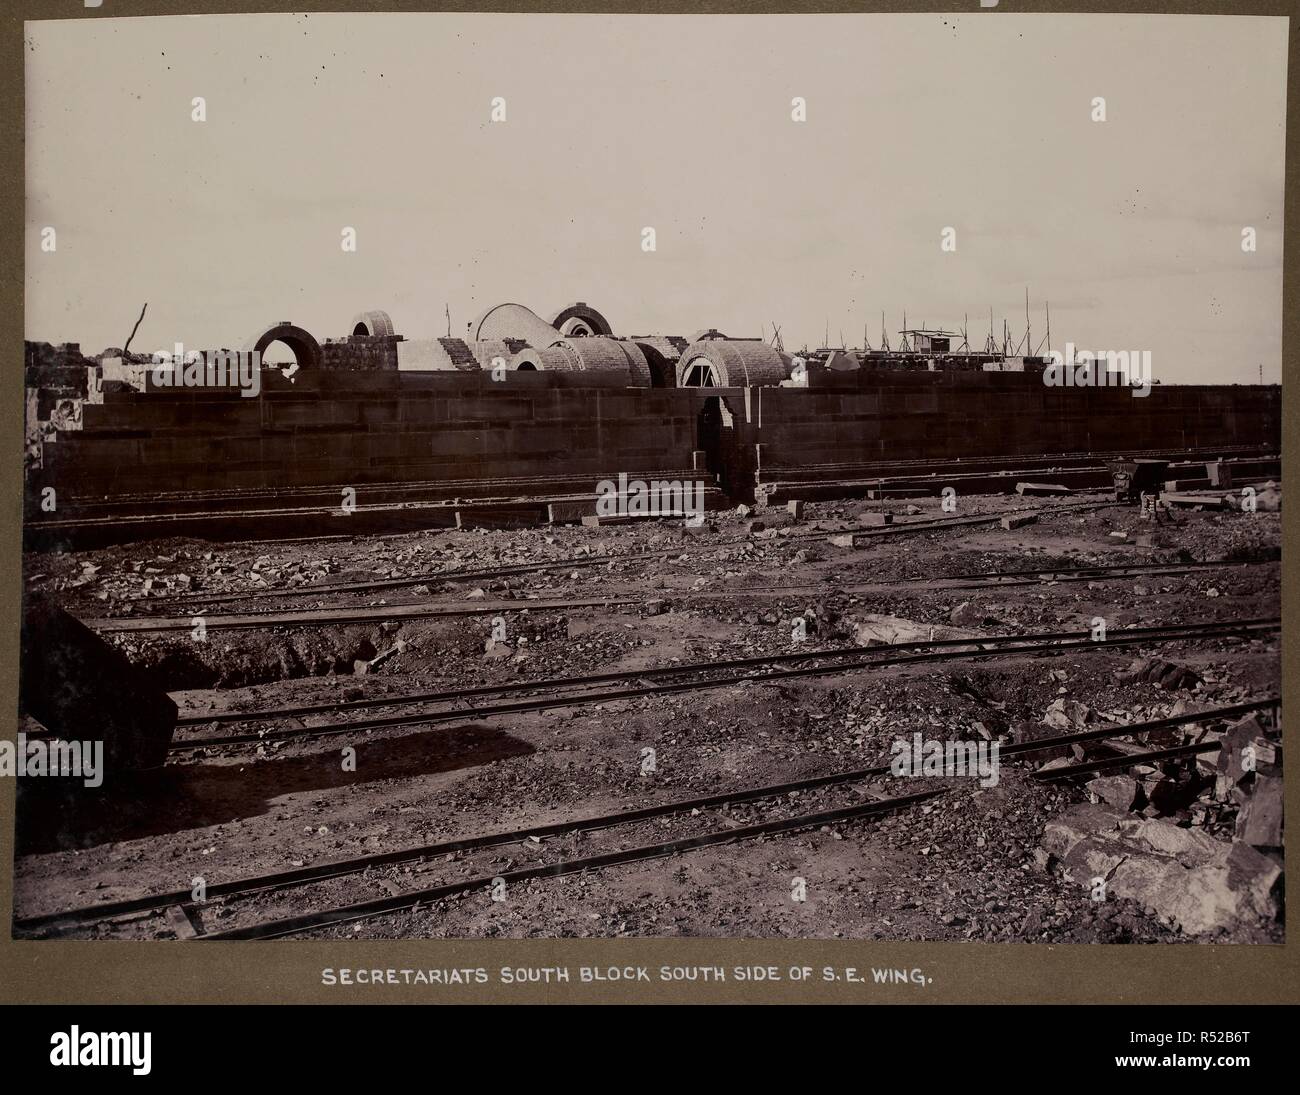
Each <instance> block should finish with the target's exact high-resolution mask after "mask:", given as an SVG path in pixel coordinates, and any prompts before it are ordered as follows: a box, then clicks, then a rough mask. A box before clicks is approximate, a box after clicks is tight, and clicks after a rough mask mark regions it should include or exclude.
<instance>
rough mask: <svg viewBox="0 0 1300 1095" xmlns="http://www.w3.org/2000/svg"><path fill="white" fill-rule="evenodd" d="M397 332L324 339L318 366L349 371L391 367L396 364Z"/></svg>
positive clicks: (366, 370) (397, 365) (394, 369)
mask: <svg viewBox="0 0 1300 1095" xmlns="http://www.w3.org/2000/svg"><path fill="white" fill-rule="evenodd" d="M401 342H402V338H401V336H400V335H349V336H348V337H347V338H340V339H333V338H331V339H327V340H326V341H325V342H324V343H323V344H322V345H321V348H320V349H321V368H324V369H338V370H344V371H351V372H372V371H375V370H379V371H383V370H392V371H393V372H396V371H397V369H398V367H399V358H398V350H397V348H398V345H399V344H400V343H401Z"/></svg>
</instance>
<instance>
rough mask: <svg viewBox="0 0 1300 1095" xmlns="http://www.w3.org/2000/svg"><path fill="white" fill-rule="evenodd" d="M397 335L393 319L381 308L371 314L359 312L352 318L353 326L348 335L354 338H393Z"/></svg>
mask: <svg viewBox="0 0 1300 1095" xmlns="http://www.w3.org/2000/svg"><path fill="white" fill-rule="evenodd" d="M396 333H397V332H396V331H395V330H394V329H393V321H392V318H391V317H390V316H389V314H388V313H387V312H385V311H383V310H382V309H379V308H376V309H374V310H373V311H370V312H358V313H357V314H356V315H355V316H353V317H352V325H351V326H350V327H349V328H348V334H350V335H352V336H353V337H356V336H357V335H366V336H369V337H370V338H375V337H377V336H380V335H384V336H387V337H390V338H391V337H392V336H393V335H395V334H396Z"/></svg>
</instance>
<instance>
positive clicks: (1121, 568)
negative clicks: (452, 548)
mask: <svg viewBox="0 0 1300 1095" xmlns="http://www.w3.org/2000/svg"><path fill="white" fill-rule="evenodd" d="M1273 562H1276V560H1262V561H1258V562H1223V561H1208V562H1191V563H1132V564H1125V565H1113V566H1089V567H1073V568H1069V567H1058V568H1051V567H1045V568H1042V569H1040V570H1016V571H1006V572H1004V573H991V574H982V575H981V574H959V575H953V576H951V577H946V576H940V577H920V578H905V579H902V580H900V581H895V582H869V583H866V584H861V585H841V586H837V587H836V591H837V592H839V593H845V594H863V593H886V592H907V591H909V590H914V589H926V590H936V591H942V590H979V589H989V588H996V589H1009V588H1014V587H1018V586H1035V585H1052V584H1063V583H1070V582H1098V581H1102V582H1111V581H1123V580H1125V579H1127V578H1139V577H1144V578H1160V577H1182V576H1185V575H1188V574H1191V573H1193V572H1195V571H1201V570H1211V569H1213V570H1232V569H1246V568H1249V567H1254V566H1264V565H1268V564H1269V563H1273ZM654 592H655V594H656V595H659V596H662V597H663V598H665V599H670V598H673V597H678V598H689V599H690V600H693V601H711V600H731V599H741V598H761V597H786V596H798V595H800V594H819V593H820V594H824V593H825V592H826V586H825V585H824V584H823V585H811V584H807V583H804V584H798V585H795V584H788V585H760V586H747V587H736V588H729V589H712V590H702V591H696V590H681V591H673V590H668V589H664V590H655V591H654ZM250 599H251V598H250ZM644 601H645V596H644V595H636V596H623V597H620V596H617V595H611V596H608V597H583V598H577V599H573V600H541V599H539V600H530V599H522V600H519V599H517V600H512V601H493V602H490V603H486V604H478V605H472V606H471V605H462V604H454V605H445V604H444V605H438V604H430V603H429V602H428V601H409V602H398V603H396V604H388V605H367V606H360V607H355V608H354V607H343V608H318V609H290V610H286V609H274V608H271V609H253V610H249V611H246V612H240V613H232V614H230V615H224V616H211V615H205V616H204V618H203V622H204V627H205V628H206V629H207V630H209V631H249V630H256V629H260V628H267V627H292V626H301V627H309V626H332V625H335V624H354V623H376V622H379V621H383V620H429V619H444V618H445V619H455V618H460V617H466V616H487V615H498V614H508V613H511V612H523V611H524V610H525V609H526V610H528V611H529V612H551V611H563V610H567V609H578V608H621V607H632V606H636V605H640V604H643V603H644ZM83 622H84V623H85V624H86V626H88V627H91V628H93V629H94V630H96V631H99V632H101V633H104V634H126V633H130V634H153V633H162V632H168V631H189V630H191V629H192V628H193V627H194V617H193V616H141V615H132V616H111V617H97V618H87V619H84V620H83Z"/></svg>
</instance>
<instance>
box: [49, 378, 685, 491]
mask: <svg viewBox="0 0 1300 1095" xmlns="http://www.w3.org/2000/svg"><path fill="white" fill-rule="evenodd" d="M262 378H263V383H264V385H265V388H264V390H263V391H262V393H261V395H260V396H259V397H257V398H244V397H242V396H240V395H239V394H238V392H237V391H213V390H201V389H169V390H166V391H147V392H137V391H126V392H117V393H113V394H107V393H106V395H105V398H104V402H103V403H100V404H87V405H86V406H85V408H84V412H85V413H84V416H83V421H82V423H81V426H82V428H81V429H80V430H78V431H76V432H75V433H73V432H67V433H63V432H61V433H60V434H59V435H58V437H57V440H54V441H46V442H45V445H44V453H43V457H44V459H43V465H44V466H43V467H42V468H41V469H39V470H38V471H35V472H33V474H32V476H31V477H30V478H29V492H28V497H29V501H30V500H31V498H32V497H33V496H38V495H39V493H40V487H42V486H46V485H49V486H54V487H55V488H56V489H57V490H58V491H59V496H60V499H61V501H60V506H61V508H62V506H63V503H64V501H67V500H71V501H73V502H74V503H75V502H76V501H77V500H78V499H82V500H89V499H92V498H97V497H103V496H104V495H108V494H113V493H152V492H160V491H200V490H223V489H244V488H284V487H297V486H310V485H324V484H362V483H401V482H429V481H440V480H448V481H450V480H464V479H498V478H527V477H543V476H554V475H556V474H558V473H564V474H585V473H591V474H592V475H597V474H598V473H599V475H604V474H606V473H608V472H611V471H615V472H616V471H619V470H628V471H637V470H658V469H672V468H678V469H680V468H689V467H690V466H691V454H692V451H693V450H694V448H695V434H696V417H695V404H694V401H693V399H692V398H691V393H689V392H687V393H675V392H673V391H670V390H667V391H659V390H654V391H652V390H644V389H643V390H639V391H638V390H634V389H629V388H627V387H626V382H625V381H624V380H622V379H621V378H618V377H614V378H611V380H609V381H608V382H603V381H602V379H601V378H600V377H599V376H596V377H592V376H591V375H584V374H580V373H579V374H563V373H531V374H529V373H513V372H512V373H509V374H508V378H507V379H506V380H503V381H494V380H492V379H491V376H490V374H485V373H463V372H445V373H434V374H412V373H402V372H396V371H382V372H369V373H367V372H328V371H323V372H320V373H317V374H314V375H300V376H298V377H297V378H295V381H294V382H293V383H289V382H287V381H285V380H284V379H283V378H282V377H280V376H279V375H278V374H277V373H275V372H274V371H271V370H267V371H264V372H263V374H262ZM683 396H684V397H685V398H683Z"/></svg>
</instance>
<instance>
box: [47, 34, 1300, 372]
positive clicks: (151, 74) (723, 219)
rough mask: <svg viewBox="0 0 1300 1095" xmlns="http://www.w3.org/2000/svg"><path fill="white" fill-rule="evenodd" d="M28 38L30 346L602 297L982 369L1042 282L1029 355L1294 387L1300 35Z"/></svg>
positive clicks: (202, 335)
mask: <svg viewBox="0 0 1300 1095" xmlns="http://www.w3.org/2000/svg"><path fill="white" fill-rule="evenodd" d="M26 37H27V50H26V58H27V72H26V89H27V104H26V105H27V134H26V139H27V165H26V178H27V235H26V241H27V242H26V255H25V258H26V294H27V295H26V337H27V338H29V339H42V340H46V341H51V342H63V341H73V342H80V343H81V344H82V349H83V350H84V351H86V352H88V353H96V352H98V351H99V350H101V349H103V348H105V347H107V346H120V345H121V344H122V343H123V342H124V341H125V339H126V336H127V335H128V333H129V332H130V330H131V325H132V324H133V323H134V321H135V318H136V316H137V315H138V314H139V311H140V306H141V304H142V303H143V302H144V301H146V300H147V301H148V302H149V311H148V315H147V317H146V319H145V322H144V324H142V326H141V329H140V333H139V334H138V335H137V336H136V340H135V342H134V343H133V345H132V349H133V350H140V351H142V352H150V351H152V350H156V349H159V348H164V347H166V348H170V347H171V346H172V344H173V343H175V342H177V341H181V342H183V343H184V344H185V345H186V346H187V347H189V348H196V349H207V348H216V347H221V346H231V347H237V346H239V345H241V344H242V343H243V342H244V340H245V339H246V338H247V337H248V336H249V335H250V334H251V333H253V332H254V331H255V330H257V329H258V328H260V327H262V326H264V325H266V324H268V323H271V322H274V321H277V320H284V319H290V320H293V321H294V322H295V323H298V324H299V325H301V326H304V327H306V328H307V329H308V330H309V331H311V332H312V333H313V334H315V335H316V336H317V337H318V338H320V339H322V340H323V339H324V338H325V337H327V336H342V335H345V334H347V333H348V328H349V320H350V319H351V318H352V316H353V315H354V314H355V313H357V312H359V311H362V310H365V309H370V308H383V309H385V310H386V311H388V312H389V313H390V314H391V316H392V317H393V321H394V324H395V326H396V328H397V330H398V332H399V333H400V334H404V335H406V336H407V337H408V338H427V337H432V336H438V335H443V334H445V333H446V326H445V324H446V321H445V319H444V315H443V307H444V304H446V305H449V306H450V309H451V316H452V333H453V334H454V335H458V336H459V335H462V334H463V333H464V330H465V325H466V323H467V322H468V321H469V320H470V319H471V318H473V316H474V315H475V314H477V313H478V312H479V311H481V310H482V309H484V308H485V307H487V306H489V305H491V304H496V303H499V302H502V301H507V300H512V301H518V302H520V303H523V304H527V305H528V306H529V307H531V308H533V309H534V310H535V311H537V312H539V313H541V314H543V315H544V316H549V314H550V313H551V312H553V311H554V310H556V309H558V308H559V307H560V306H561V305H564V304H567V303H570V302H572V301H575V300H584V301H586V302H587V303H589V304H592V305H594V306H595V307H596V308H598V309H600V310H601V311H602V312H603V313H604V314H605V315H606V316H607V317H608V318H609V320H610V321H611V323H612V324H613V326H614V330H615V333H616V334H652V333H664V334H681V335H689V334H691V333H692V332H693V331H695V330H697V329H698V328H701V327H716V328H718V329H719V330H721V331H723V332H725V333H727V334H730V335H733V336H757V335H759V334H760V332H762V333H763V334H765V335H767V336H770V334H771V331H772V326H771V325H772V323H773V322H774V321H775V322H776V323H778V324H780V325H781V327H782V332H783V335H784V339H785V345H786V348H787V349H797V348H798V347H800V346H801V345H803V344H804V343H807V344H808V345H810V346H817V345H820V344H821V342H822V339H823V330H824V328H825V327H826V326H827V325H828V326H829V330H830V336H831V342H832V343H834V344H839V342H840V340H841V332H842V333H843V340H844V341H846V342H847V343H848V344H849V345H860V343H861V340H862V332H863V326H864V324H865V325H866V327H867V330H868V335H869V337H870V339H871V342H872V344H873V345H876V344H877V343H878V339H879V333H880V325H881V315H880V314H881V311H882V310H883V311H885V312H886V313H887V319H888V326H889V331H890V338H891V341H892V342H895V343H896V341H897V334H896V332H897V330H898V329H899V327H901V326H902V320H903V313H904V311H906V313H907V318H908V321H909V323H910V324H911V325H914V326H915V325H918V324H920V323H922V322H925V323H927V324H929V325H930V326H940V325H943V326H947V327H960V325H961V324H962V322H963V313H969V316H970V319H969V332H970V339H971V341H972V343H974V344H975V345H976V347H977V348H978V347H979V346H981V345H982V344H983V341H984V337H985V335H986V334H987V332H988V325H989V320H988V315H989V309H990V307H992V308H993V310H994V313H995V324H996V326H997V329H998V333H999V335H1000V332H1001V320H1002V317H1003V316H1004V315H1005V316H1006V318H1007V319H1008V320H1009V322H1010V324H1011V326H1012V330H1013V337H1019V335H1020V334H1021V333H1022V332H1023V330H1024V322H1025V315H1024V313H1025V307H1024V293H1025V288H1026V286H1027V287H1028V289H1029V293H1030V298H1031V306H1032V311H1031V319H1032V323H1033V330H1034V341H1035V344H1037V342H1038V340H1039V339H1040V337H1041V335H1042V334H1043V332H1044V324H1043V303H1044V301H1045V300H1046V301H1048V302H1050V305H1051V322H1052V345H1053V347H1055V348H1063V346H1064V343H1065V341H1066V340H1067V339H1069V340H1071V341H1073V342H1074V343H1075V344H1076V346H1079V347H1081V348H1087V349H1096V350H1105V349H1135V350H1136V349H1149V350H1151V351H1152V354H1153V371H1154V373H1155V376H1156V377H1157V378H1158V379H1161V380H1163V381H1165V382H1167V383H1168V382H1231V381H1237V382H1247V383H1250V382H1254V381H1256V380H1257V379H1258V377H1259V375H1260V374H1259V370H1260V368H1261V367H1262V369H1263V376H1264V379H1265V380H1266V381H1278V380H1280V379H1281V322H1282V209H1283V181H1284V179H1283V165H1284V145H1285V104H1286V44H1287V20H1286V19H1284V18H1250V17H1222V16H1148V15H1064V16H1053V15H1024V14H1010V13H1003V12H983V11H975V12H972V13H970V14H965V15H957V16H954V15H951V14H948V15H938V14H936V15H826V16H813V15H798V16H600V15H573V16H570V15H463V14H445V15H444V14H365V15H346V14H339V15H311V16H287V15H221V16H175V17H166V18H150V19H103V18H99V19H85V20H77V19H68V20H60V21H49V22H34V23H28V24H27V27H26ZM195 96H203V97H204V98H205V99H206V109H207V121H205V122H202V123H200V122H195V121H192V120H191V111H192V106H191V101H192V99H193V98H194V97H195ZM495 96H502V97H504V98H505V99H506V109H507V120H506V121H505V122H503V123H492V122H490V121H489V115H490V109H491V101H492V99H493V97H495ZM794 96H802V97H804V98H805V99H806V100H807V121H806V122H803V123H796V122H793V121H792V120H791V99H792V98H793V97H794ZM1096 96H1102V97H1104V98H1105V100H1106V113H1107V120H1106V121H1105V122H1094V121H1092V120H1091V117H1090V115H1091V112H1092V101H1093V99H1094V97H1096ZM45 226H53V227H54V228H55V229H56V231H57V251H56V252H54V253H52V254H49V253H44V252H42V250H41V246H40V243H41V229H42V228H44V227H45ZM345 226H350V227H353V228H355V229H356V232H357V250H356V252H355V253H345V252H343V251H342V249H341V247H340V240H341V235H340V233H341V231H342V229H343V228H344V227H345ZM645 226H651V227H654V228H655V230H656V234H657V251H656V252H654V253H653V254H647V253H645V252H643V251H642V249H641V230H642V228H643V227H645ZM949 226H951V227H953V228H955V229H956V233H957V250H956V252H955V253H950V254H949V253H943V252H942V251H941V250H940V237H941V233H942V231H943V229H944V228H945V227H949ZM1246 226H1251V227H1254V228H1255V229H1256V230H1257V235H1258V250H1257V251H1256V252H1255V253H1253V254H1247V253H1243V251H1242V249H1241V232H1242V229H1243V228H1244V227H1246Z"/></svg>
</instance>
